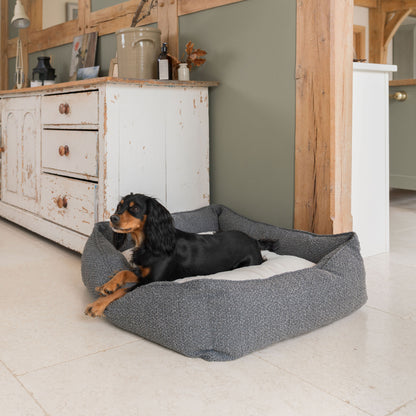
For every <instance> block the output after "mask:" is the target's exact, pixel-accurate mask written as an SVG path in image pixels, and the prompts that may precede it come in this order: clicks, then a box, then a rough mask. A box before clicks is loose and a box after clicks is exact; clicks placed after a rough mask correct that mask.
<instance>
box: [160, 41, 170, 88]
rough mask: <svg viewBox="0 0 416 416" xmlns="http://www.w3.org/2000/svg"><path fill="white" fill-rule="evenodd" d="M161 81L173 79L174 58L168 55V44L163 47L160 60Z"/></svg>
mask: <svg viewBox="0 0 416 416" xmlns="http://www.w3.org/2000/svg"><path fill="white" fill-rule="evenodd" d="M157 61H158V68H159V79H161V80H168V79H172V58H171V57H170V56H169V55H168V44H167V43H166V42H164V43H163V45H162V51H161V52H160V55H159V58H158V60H157Z"/></svg>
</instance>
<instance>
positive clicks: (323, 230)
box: [294, 0, 354, 234]
mask: <svg viewBox="0 0 416 416" xmlns="http://www.w3.org/2000/svg"><path fill="white" fill-rule="evenodd" d="M353 5H354V4H353V1H352V0H343V1H328V2H323V1H321V0H310V1H308V2H305V1H298V2H297V36H296V37H297V40H296V143H295V221H294V225H295V228H298V229H302V230H307V231H312V232H315V233H319V234H332V233H337V232H344V231H350V230H351V229H352V218H351V136H352V130H351V122H352V57H353V48H352V38H353V37H352V34H353V18H352V15H353Z"/></svg>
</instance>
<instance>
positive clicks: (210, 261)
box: [111, 194, 278, 284]
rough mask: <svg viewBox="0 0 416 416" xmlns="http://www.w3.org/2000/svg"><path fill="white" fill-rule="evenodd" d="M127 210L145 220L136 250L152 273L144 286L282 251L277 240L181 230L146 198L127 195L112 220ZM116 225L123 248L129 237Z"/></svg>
mask: <svg viewBox="0 0 416 416" xmlns="http://www.w3.org/2000/svg"><path fill="white" fill-rule="evenodd" d="M132 202H133V203H134V204H132ZM130 205H132V206H130ZM126 210H127V211H128V213H129V215H131V216H133V217H135V218H138V219H140V220H144V221H145V225H144V230H143V232H144V241H143V243H142V244H141V245H140V246H139V247H136V248H135V249H134V252H133V258H132V260H133V263H134V264H135V265H137V266H140V267H142V268H146V269H147V268H149V269H150V273H149V274H148V275H147V276H146V277H145V278H143V279H140V284H146V283H150V282H155V281H164V280H175V279H180V278H183V277H188V276H197V275H208V274H213V273H218V272H221V271H226V270H233V269H236V268H238V267H244V266H250V265H256V264H261V263H262V262H263V261H264V260H263V258H262V256H261V252H260V251H261V250H271V251H274V252H277V249H278V241H277V240H255V239H253V238H251V237H249V236H248V235H247V234H245V233H243V232H240V231H222V232H218V233H215V234H213V235H200V234H194V233H187V232H184V231H180V230H177V229H175V227H174V223H173V218H172V216H171V214H170V213H169V211H168V210H167V209H166V208H165V207H163V205H161V204H160V203H159V202H158V201H157V200H156V199H154V198H151V197H148V196H146V195H142V194H130V195H127V196H125V197H124V198H123V199H122V203H120V204H119V205H118V207H117V210H116V212H115V214H114V215H113V216H112V217H111V221H112V222H113V221H116V219H117V218H119V216H120V215H122V214H123V213H124V212H125V211H126ZM145 216H146V217H145ZM113 226H114V228H113V229H114V230H115V231H116V232H115V233H114V234H115V236H114V243H115V246H116V247H117V248H120V247H121V246H122V244H123V242H124V238H125V237H126V234H120V233H117V230H116V227H117V224H113ZM117 234H118V235H117ZM123 237H124V238H123ZM137 270H138V269H137Z"/></svg>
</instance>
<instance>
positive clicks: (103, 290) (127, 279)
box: [95, 270, 139, 296]
mask: <svg viewBox="0 0 416 416" xmlns="http://www.w3.org/2000/svg"><path fill="white" fill-rule="evenodd" d="M138 281H139V278H138V277H137V276H136V275H135V274H134V273H133V272H132V271H130V270H122V271H121V272H118V273H117V274H116V275H115V276H114V277H113V278H112V279H111V280H109V281H108V282H107V283H105V284H103V285H102V286H99V287H96V288H95V290H96V291H97V292H99V293H100V294H101V295H103V296H107V295H109V294H111V293H114V292H116V291H117V290H118V289H120V288H121V287H122V286H124V285H125V284H126V283H137V282H138Z"/></svg>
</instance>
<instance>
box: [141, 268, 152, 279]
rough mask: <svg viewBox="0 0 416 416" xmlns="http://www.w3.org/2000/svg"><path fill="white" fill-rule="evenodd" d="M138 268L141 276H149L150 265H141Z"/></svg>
mask: <svg viewBox="0 0 416 416" xmlns="http://www.w3.org/2000/svg"><path fill="white" fill-rule="evenodd" d="M139 269H140V273H141V274H142V277H147V276H149V273H150V267H143V266H139Z"/></svg>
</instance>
